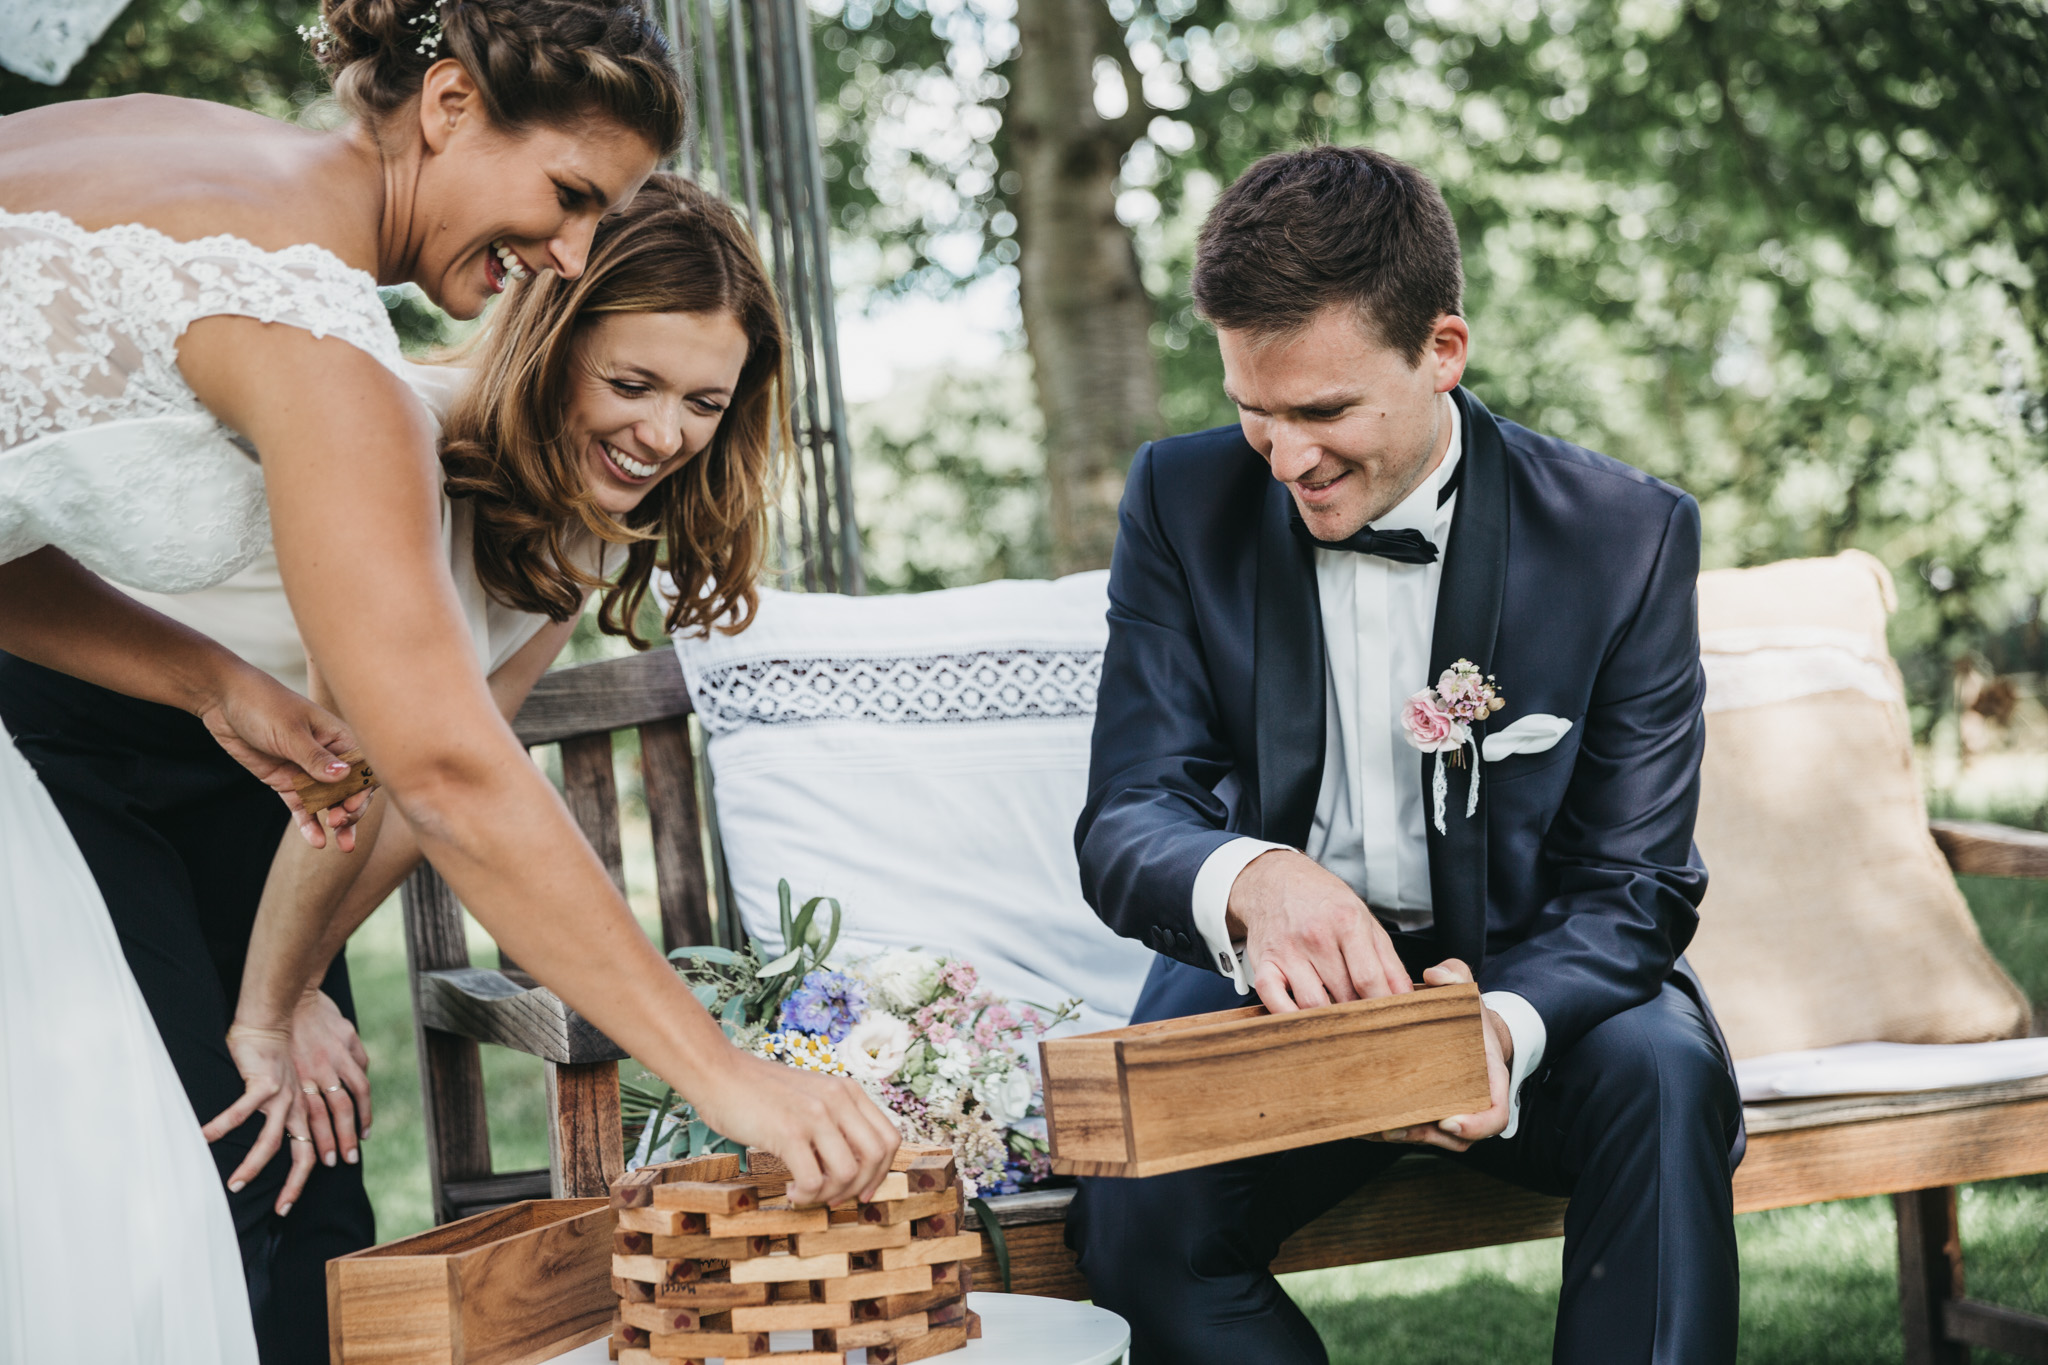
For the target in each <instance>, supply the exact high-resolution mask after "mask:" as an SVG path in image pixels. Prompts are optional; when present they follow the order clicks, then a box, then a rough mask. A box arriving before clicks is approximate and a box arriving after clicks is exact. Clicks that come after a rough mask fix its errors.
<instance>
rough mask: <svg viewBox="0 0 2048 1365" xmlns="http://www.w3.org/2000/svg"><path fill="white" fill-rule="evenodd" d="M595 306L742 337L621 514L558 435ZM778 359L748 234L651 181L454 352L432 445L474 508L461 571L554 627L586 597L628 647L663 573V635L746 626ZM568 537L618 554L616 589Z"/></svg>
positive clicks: (669, 180)
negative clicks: (573, 272) (700, 421)
mask: <svg viewBox="0 0 2048 1365" xmlns="http://www.w3.org/2000/svg"><path fill="white" fill-rule="evenodd" d="M607 313H726V314H729V315H731V316H732V317H733V318H734V319H735V320H736V321H737V322H738V323H739V325H740V330H741V331H743V332H744V333H745V334H746V338H747V359H746V364H745V365H744V366H742V367H741V369H740V378H739V384H738V385H737V387H736V389H735V391H734V393H733V396H732V402H731V404H730V405H729V406H728V407H727V409H726V411H725V414H724V415H723V416H722V417H721V418H720V419H719V423H718V431H717V433H716V434H715V435H714V436H713V437H712V438H711V443H710V444H709V445H708V446H706V447H705V448H704V449H703V450H701V451H699V452H697V453H696V454H695V455H693V456H691V457H690V458H689V460H688V461H687V462H686V463H684V464H683V465H682V466H681V467H680V468H678V469H676V470H675V471H674V472H673V473H671V474H669V475H668V476H667V477H665V478H663V479H662V481H661V482H660V483H659V484H657V485H656V486H655V487H654V488H653V489H652V490H651V491H650V492H649V493H648V495H647V497H646V498H645V499H644V500H642V502H641V503H640V505H639V506H638V507H636V508H634V509H633V511H631V512H630V513H627V514H626V515H625V516H624V517H614V516H612V515H611V514H609V513H607V512H605V511H604V510H603V509H601V508H599V507H598V506H597V505H596V503H595V501H594V500H593V498H592V496H591V493H590V491H589V486H588V483H587V481H586V477H585V473H584V453H583V451H582V450H581V449H580V448H579V447H578V446H577V445H576V444H575V443H574V441H573V439H572V437H571V436H570V434H569V432H568V431H567V429H566V427H565V425H564V414H565V412H566V410H567V404H568V378H569V365H570V360H571V357H572V355H573V353H574V348H575V342H576V337H577V334H578V333H579V331H580V330H581V329H583V328H584V327H586V326H588V325H589V324H590V323H592V322H593V321H595V320H596V319H597V318H600V317H602V316H604V315H605V314H607ZM785 350H786V343H785V341H784V336H783V330H782V315H781V312H780V310H779V309H778V308H777V307H776V302H775V291H774V289H773V288H772V287H771V286H770V285H769V283H768V274H767V271H766V270H764V269H763V268H762V265H761V257H760V253H759V252H758V251H757V250H756V249H755V246H754V239H753V236H752V235H751V234H750V233H749V232H748V231H747V229H746V227H745V226H744V225H743V224H742V223H741V222H740V220H739V218H738V216H737V215H736V214H734V212H733V211H732V209H731V208H729V207H728V206H727V205H726V204H724V203H723V202H722V201H720V200H719V199H717V198H715V197H713V196H712V195H710V194H708V193H706V192H705V191H703V190H701V189H699V188H697V187H696V186H695V185H692V184H690V183H689V182H688V181H686V180H684V179H682V178H681V177H679V176H675V175H670V174H667V173H656V174H655V175H654V176H652V177H651V178H649V180H648V182H647V184H646V186H645V187H644V188H643V189H642V190H641V191H640V193H639V194H638V195H636V196H635V197H634V199H633V201H632V203H630V204H628V205H627V206H626V207H625V208H624V209H622V210H621V211H619V212H618V213H616V214H614V215H612V216H610V217H607V218H605V219H604V220H603V221H601V222H600V223H599V224H598V227H597V237H596V240H595V241H594V242H593V243H592V244H591V249H590V262H589V264H588V265H586V266H585V267H584V270H583V273H582V274H581V275H579V276H578V277H577V278H575V279H573V280H565V279H563V278H561V277H560V276H559V275H556V274H554V273H553V272H552V271H548V272H543V273H541V274H538V275H535V276H534V277H533V278H532V279H530V280H527V281H524V282H522V283H518V284H514V285H513V286H512V287H511V288H510V289H509V290H507V291H506V293H505V295H504V297H502V298H501V299H499V301H498V304H497V307H496V308H495V309H494V310H493V312H492V315H491V318H490V321H489V322H488V323H487V324H486V325H485V327H484V329H483V331H482V332H481V333H479V334H478V336H477V337H476V338H475V339H474V340H473V341H472V342H471V343H470V344H469V345H468V346H466V347H464V348H463V350H462V352H461V359H462V361H463V363H464V364H467V365H471V366H474V367H475V370H476V377H475V379H474V381H473V382H472V383H470V385H469V386H468V388H467V389H466V391H465V392H464V394H463V396H462V397H461V398H460V399H459V400H457V402H456V404H455V407H454V409H453V410H452V411H451V412H450V413H449V415H448V420H447V423H446V425H445V426H444V427H443V431H442V440H441V465H442V468H443V470H444V471H445V472H446V475H447V484H446V486H447V490H448V494H449V496H451V497H457V498H468V499H470V500H471V503H472V505H473V507H474V510H475V526H476V531H475V554H476V568H477V577H478V578H479V579H480V580H481V581H482V583H483V585H484V587H485V588H486V589H487V590H488V591H489V592H490V594H491V596H492V597H494V598H496V599H497V600H499V601H500V602H503V603H505V604H506V605H507V606H511V607H515V608H517V609H519V610H522V611H530V612H534V613H536V614H539V615H544V616H546V617H548V618H549V619H550V620H553V621H566V620H568V619H569V618H570V617H572V616H574V615H575V614H576V613H577V612H578V611H579V610H580V609H581V608H582V604H583V600H584V595H585V594H586V593H587V592H589V591H591V590H593V589H595V590H601V591H602V592H603V594H604V597H603V603H602V606H601V607H600V610H599V613H598V625H599V627H600V628H601V629H602V630H603V631H604V632H605V633H606V634H608V635H621V636H624V637H625V638H626V639H627V640H628V641H630V642H631V643H632V645H633V647H634V648H635V649H645V648H647V647H648V645H649V643H651V642H650V641H647V640H644V639H642V638H641V637H640V635H639V632H638V631H637V630H636V629H635V625H634V622H635V618H636V616H637V615H638V613H639V611H640V606H641V603H642V602H644V601H645V600H646V598H647V594H648V591H649V589H650V587H651V585H652V580H653V576H654V571H655V570H656V569H662V570H665V571H666V572H667V573H668V574H669V575H670V577H671V578H672V579H673V580H674V585H673V589H672V590H673V592H674V594H675V599H674V601H673V602H672V603H671V604H670V606H669V608H668V613H667V616H666V619H665V625H666V627H667V630H668V632H669V633H670V634H675V633H676V632H678V631H695V632H698V633H701V634H708V633H709V632H710V631H711V629H712V628H713V627H714V626H715V627H717V628H718V629H719V630H721V631H723V632H725V633H727V634H737V633H738V632H739V631H742V630H744V629H746V627H747V626H748V624H750V623H751V622H752V621H753V619H754V612H755V610H756V608H757V606H758V605H759V596H758V593H757V590H756V585H755V580H756V578H757V577H758V576H759V574H760V571H761V563H762V559H763V554H764V550H765V547H766V544H767V530H768V521H767V517H768V503H769V501H770V497H771V492H772V484H773V480H774V475H775V470H774V465H775V459H774V455H773V451H774V449H775V442H774V440H773V438H774V437H775V436H776V435H777V434H778V431H779V430H780V434H781V435H782V437H783V439H782V441H781V447H782V448H784V449H787V448H788V439H787V431H786V429H785V428H786V423H787V416H786V414H785V412H784V406H785V405H784V400H783V376H782V372H783V364H784V353H785ZM583 533H587V534H588V535H589V536H594V537H596V538H597V539H598V540H600V541H603V542H607V543H610V544H614V545H624V546H626V547H627V550H626V563H625V568H624V569H623V571H621V573H620V574H619V577H618V579H617V581H616V582H611V583H607V582H606V581H605V580H604V579H602V578H599V577H597V576H596V575H595V574H594V573H593V572H591V571H590V570H589V569H586V568H584V567H582V566H581V565H579V563H578V558H579V557H578V556H577V555H576V554H574V553H573V551H574V549H575V546H576V543H577V541H578V540H580V539H581V537H582V534H583ZM582 558H583V559H584V560H585V561H588V560H589V558H590V557H589V556H587V555H585V556H583V557H582Z"/></svg>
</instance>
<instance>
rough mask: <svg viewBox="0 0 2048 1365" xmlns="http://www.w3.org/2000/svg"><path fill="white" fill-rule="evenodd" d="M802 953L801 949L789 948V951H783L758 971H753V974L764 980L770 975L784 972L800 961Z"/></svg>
mask: <svg viewBox="0 0 2048 1365" xmlns="http://www.w3.org/2000/svg"><path fill="white" fill-rule="evenodd" d="M803 955H804V954H803V949H801V948H795V949H791V950H790V951H789V952H786V953H784V954H783V955H782V956H781V957H778V958H776V959H775V960H774V961H773V962H770V963H769V964H767V965H766V966H764V967H763V968H761V970H760V971H758V972H755V973H754V975H755V976H757V977H760V978H762V979H763V980H766V979H767V978H769V977H771V976H781V975H782V974H783V973H784V972H786V971H788V970H789V969H790V968H791V967H794V966H795V965H796V964H797V963H798V962H800V961H801V960H802V959H803Z"/></svg>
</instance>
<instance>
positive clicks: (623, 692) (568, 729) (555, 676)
mask: <svg viewBox="0 0 2048 1365" xmlns="http://www.w3.org/2000/svg"><path fill="white" fill-rule="evenodd" d="M689 714H690V689H689V688H688V687H687V686H686V685H685V684H684V682H683V666H682V664H681V663H679V662H678V661H677V660H676V654H675V651H674V650H672V649H667V648H663V647H659V646H657V647H656V648H654V649H652V650H649V651H648V652H647V653H645V654H633V655H629V656H627V657H626V658H623V659H606V660H604V661H603V662H601V663H594V664H582V665H580V666H578V667H575V668H559V669H556V670H555V671H554V672H552V673H546V674H543V675H541V680H540V681H539V682H538V683H535V684H534V688H533V692H532V694H531V695H529V696H528V697H527V699H526V705H525V706H523V707H521V708H520V709H519V716H518V719H516V720H514V721H513V722H512V729H513V732H514V733H515V734H517V735H518V736H519V742H520V743H521V744H524V745H526V746H528V747H529V748H531V747H532V746H534V745H536V744H554V743H557V742H559V741H561V740H564V739H567V738H569V737H570V736H572V735H589V734H595V733H597V732H598V731H600V730H628V729H631V728H633V727H634V726H636V725H646V724H648V723H649V722H651V721H657V720H671V719H673V718H674V717H676V716H687V715H689Z"/></svg>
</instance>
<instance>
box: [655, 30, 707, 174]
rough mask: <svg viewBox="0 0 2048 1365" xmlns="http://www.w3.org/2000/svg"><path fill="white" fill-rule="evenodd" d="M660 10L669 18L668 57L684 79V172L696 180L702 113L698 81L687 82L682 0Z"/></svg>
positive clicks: (686, 32)
mask: <svg viewBox="0 0 2048 1365" xmlns="http://www.w3.org/2000/svg"><path fill="white" fill-rule="evenodd" d="M649 3H650V4H651V3H652V0H649ZM663 9H664V10H665V11H666V13H667V16H668V45H669V48H670V50H671V52H670V55H672V56H673V57H674V58H675V63H676V71H677V74H679V75H680V76H681V77H682V78H683V148H682V156H683V173H684V174H685V175H687V176H689V177H690V179H692V180H695V179H696V178H697V129H698V128H699V127H700V126H701V114H700V113H699V111H698V108H697V82H695V81H693V80H691V79H690V27H689V20H688V19H687V18H686V17H685V16H684V14H683V0H668V3H667V4H666V5H664V6H663Z"/></svg>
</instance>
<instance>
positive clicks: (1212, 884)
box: [1192, 838, 1522, 1048]
mask: <svg viewBox="0 0 2048 1365" xmlns="http://www.w3.org/2000/svg"><path fill="white" fill-rule="evenodd" d="M1287 847H1289V845H1287V844H1270V843H1267V842H1266V841H1265V840H1264V839H1244V838H1239V839H1232V840H1231V841H1230V842H1229V843H1227V844H1220V845H1218V846H1217V848H1216V851H1215V852H1214V853H1211V854H1210V855H1209V856H1208V857H1207V858H1205V859H1203V860H1202V867H1201V870H1200V871H1199V872H1197V873H1195V892H1194V896H1193V897H1192V899H1193V901H1194V906H1193V909H1194V912H1195V929H1196V931H1197V932H1198V933H1200V934H1201V936H1202V941H1203V942H1204V943H1206V944H1208V945H1209V961H1210V962H1212V963H1214V964H1215V966H1216V970H1217V971H1219V972H1222V973H1223V974H1224V975H1225V976H1227V977H1229V978H1230V979H1231V981H1232V982H1234V983H1235V984H1236V986H1237V993H1238V994H1239V995H1250V994H1251V992H1252V983H1251V980H1250V978H1248V977H1247V976H1246V975H1245V973H1244V945H1243V944H1242V943H1233V942H1231V940H1230V930H1229V928H1228V925H1229V915H1230V888H1231V886H1232V885H1234V884H1235V883H1236V881H1237V874H1238V873H1240V872H1242V871H1244V870H1245V868H1246V867H1247V866H1249V865H1250V863H1251V861H1252V859H1254V858H1256V857H1258V856H1259V855H1260V854H1261V853H1270V852H1272V851H1273V850H1274V849H1276V848H1287ZM1521 1045H1522V1044H1521V1040H1520V1039H1517V1040H1516V1041H1515V1046H1516V1047H1517V1048H1520V1047H1521Z"/></svg>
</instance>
